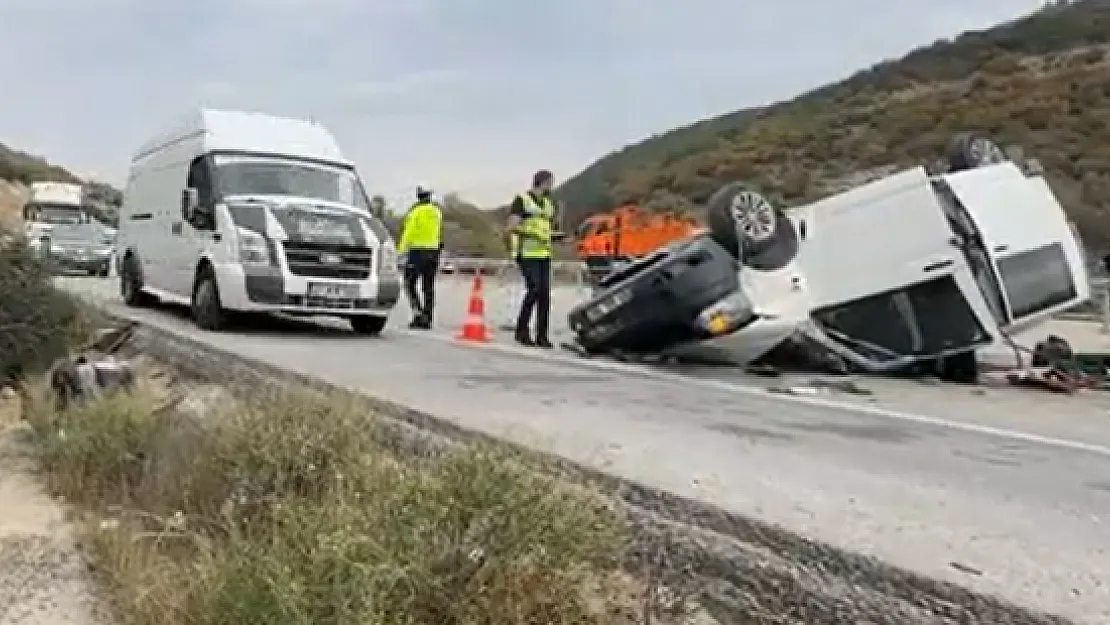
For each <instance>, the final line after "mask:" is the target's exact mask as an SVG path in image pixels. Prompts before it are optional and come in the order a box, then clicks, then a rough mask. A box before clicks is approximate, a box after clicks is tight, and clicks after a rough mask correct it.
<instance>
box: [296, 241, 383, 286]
mask: <svg viewBox="0 0 1110 625" xmlns="http://www.w3.org/2000/svg"><path fill="white" fill-rule="evenodd" d="M283 247H284V248H285V263H286V264H287V265H289V271H290V272H291V273H292V274H293V275H297V276H308V277H312V278H338V279H343V280H365V279H366V278H368V277H370V270H371V266H372V260H373V252H372V250H371V249H370V248H368V247H360V246H355V245H334V244H329V243H304V242H291V241H286V242H285V243H284V245H283Z"/></svg>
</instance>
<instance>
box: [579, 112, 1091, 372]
mask: <svg viewBox="0 0 1110 625" xmlns="http://www.w3.org/2000/svg"><path fill="white" fill-rule="evenodd" d="M947 164H948V169H947V171H946V172H944V173H939V174H935V175H930V174H929V172H927V171H926V169H925V167H915V168H912V169H908V170H905V171H902V172H898V173H894V174H892V175H888V176H885V177H883V178H881V179H879V180H876V181H873V182H870V183H868V184H864V185H861V186H858V187H855V188H853V189H850V190H848V191H845V192H842V193H838V194H836V195H833V196H830V197H827V198H824V199H822V200H820V201H818V202H815V203H812V204H809V205H805V206H800V207H794V208H791V209H789V210H782V209H780V208H778V207H775V206H772V205H771V203H770V202H768V201H767V200H766V198H764V196H763V195H761V194H760V193H759V192H757V191H756V190H754V189H752V188H749V187H746V186H745V185H743V184H739V183H733V184H729V185H726V186H725V187H724V188H722V189H721V190H719V191H718V192H717V193H716V194H715V195H714V196H713V197H712V198H710V200H709V206H708V209H709V230H710V234H709V237H708V238H710V239H712V240H713V241H714V242H715V243H716V244H717V245H718V246H720V247H721V248H722V249H723V250H725V251H726V252H727V255H719V254H718V255H710V259H711V261H710V262H712V263H715V264H713V265H712V266H708V267H706V266H701V267H699V268H698V270H697V275H698V276H706V275H710V274H713V275H719V276H721V277H720V278H716V279H714V280H713V281H712V283H713V284H724V283H725V282H726V281H725V279H724V277H723V276H724V274H725V273H727V272H728V271H733V272H735V274H736V275H735V284H736V286H735V290H733V291H731V292H729V293H727V294H725V295H722V296H721V297H720V298H719V299H717V300H716V301H713V302H709V299H711V296H716V295H717V293H716V292H711V291H709V290H708V289H704V288H702V287H694V286H692V285H691V287H687V286H686V285H683V284H675V280H676V278H675V277H674V276H673V275H672V273H671V272H670V271H669V270H668V269H667V268H666V267H665V266H663V265H659V264H653V263H651V262H643V261H642V260H641V261H637V262H636V263H634V264H633V266H637V267H638V271H634V272H631V273H627V272H621V271H618V272H615V273H613V274H611V275H610V276H607V277H606V278H605V279H604V280H603V284H604V285H605V286H604V288H601V289H599V291H598V292H597V293H596V294H595V296H594V297H592V298H591V299H590V300H589V301H587V302H584V303H582V304H581V305H579V306H578V307H576V308H575V309H574V310H573V311H572V312H571V314H570V317H571V328H572V330H574V332H575V333H576V335H577V337H578V339H579V341H580V342H582V343H583V345H584V346H587V347H588V348H589V349H590V350H592V351H607V350H618V351H638V350H640V351H642V350H647V349H651V350H655V351H658V352H661V353H665V354H672V355H676V356H689V355H699V356H701V355H705V354H706V353H707V352H711V355H712V357H714V358H722V357H723V358H727V359H729V360H731V361H733V362H737V363H739V364H746V363H750V362H753V361H757V360H759V359H760V358H762V357H764V356H766V355H767V354H769V353H771V352H772V351H774V350H775V349H776V348H777V347H780V346H781V345H783V344H784V343H787V342H789V341H795V340H802V341H804V342H805V343H806V344H807V345H809V346H811V347H816V348H820V349H824V350H826V351H827V352H828V354H829V355H834V356H835V357H836V358H837V359H839V360H840V361H842V362H843V363H844V365H845V368H846V369H850V370H858V371H870V372H896V371H904V370H909V369H913V368H915V367H920V366H921V365H922V364H925V365H928V366H934V365H939V366H940V367H942V368H943V369H944V371H943V372H942V375H944V376H945V377H951V378H966V377H969V376H973V375H974V369H975V351H976V350H977V349H979V348H982V347H984V346H986V345H989V344H991V343H993V342H995V341H1000V340H1005V337H1006V336H1007V335H1009V334H1010V333H1012V332H1016V331H1019V330H1023V329H1026V328H1028V327H1030V326H1032V325H1035V324H1037V323H1039V322H1041V321H1044V320H1046V319H1047V318H1049V317H1050V316H1051V315H1053V314H1055V313H1057V312H1060V311H1062V310H1065V309H1067V308H1070V307H1072V306H1075V305H1076V304H1078V303H1081V302H1082V301H1084V300H1086V299H1087V298H1088V297H1089V296H1090V287H1089V283H1088V278H1087V271H1086V267H1085V265H1084V262H1083V252H1082V250H1081V249H1080V246H1079V244H1078V242H1077V240H1076V238H1075V236H1074V234H1073V231H1072V228H1071V226H1070V225H1069V223H1068V221H1067V218H1066V216H1065V214H1064V211H1063V208H1062V207H1061V206H1060V204H1059V202H1058V201H1057V199H1056V198H1055V196H1054V195H1053V193H1052V191H1051V190H1050V189H1049V187H1048V184H1047V183H1046V181H1045V180H1044V178H1043V177H1042V176H1041V175H1040V173H1039V169H1038V170H1034V169H1033V168H1032V167H1025V166H1024V164H1022V165H1019V164H1017V163H1014V162H1011V161H1010V160H1007V158H1006V156H1005V154H1004V153H1003V151H1002V150H1001V149H1000V148H999V147H998V146H997V145H996V144H995V143H994V142H992V141H990V140H988V139H986V138H983V137H979V136H975V135H972V134H961V135H958V136H957V137H955V138H954V139H953V141H952V144H951V149H950V153H949V155H948V159H947ZM683 275H686V274H683ZM633 279H635V280H636V281H637V283H638V284H641V285H643V284H665V285H666V286H665V288H664V291H665V292H667V293H671V294H677V293H686V292H691V291H694V292H697V293H698V296H699V298H698V299H696V300H686V301H683V302H682V304H681V305H679V304H677V303H675V302H674V296H673V295H666V296H665V295H663V294H662V293H660V294H654V293H651V292H650V290H646V289H644V288H642V287H641V288H640V289H639V290H636V289H631V290H630V289H628V288H627V287H628V286H630V285H631V281H632V280H633ZM698 279H699V280H705V278H698ZM618 293H633V294H634V295H631V296H628V295H625V296H622V297H618V298H616V299H614V298H613V296H614V294H618ZM649 293H651V294H649ZM637 294H642V295H637ZM668 298H669V299H668ZM668 302H670V303H668ZM603 303H604V304H605V306H604V307H607V308H611V309H613V310H607V312H606V314H605V315H604V316H602V317H597V315H596V314H595V315H594V316H593V317H591V316H590V315H589V314H586V313H587V311H589V310H598V306H599V305H600V304H603ZM595 319H596V320H595ZM632 319H635V320H636V322H635V324H633V323H632V322H631V320H632ZM664 319H665V320H666V321H664ZM598 324H601V325H602V326H603V327H612V326H617V327H626V328H631V327H633V326H634V327H636V328H641V329H642V330H640V332H643V333H651V334H653V335H654V336H652V337H650V339H649V338H648V337H646V336H642V335H641V334H639V333H637V331H632V330H627V331H624V332H620V333H611V332H610V333H607V332H604V331H601V330H598V329H597V325H598ZM664 328H665V331H664ZM680 328H683V329H680Z"/></svg>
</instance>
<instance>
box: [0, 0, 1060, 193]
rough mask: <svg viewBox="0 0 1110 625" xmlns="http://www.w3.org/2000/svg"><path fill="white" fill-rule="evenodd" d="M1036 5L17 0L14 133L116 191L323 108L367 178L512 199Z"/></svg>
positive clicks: (9, 0) (4, 22)
mask: <svg viewBox="0 0 1110 625" xmlns="http://www.w3.org/2000/svg"><path fill="white" fill-rule="evenodd" d="M1038 4H1040V3H1039V2H1038V1H1037V0H974V1H972V2H969V1H968V0H898V1H897V2H892V1H890V0H830V1H826V2H820V1H818V0H775V1H771V2H756V1H750V2H742V1H738V0H683V1H679V0H652V1H647V0H639V1H636V0H559V1H557V2H556V1H548V2H545V1H542V0H515V1H514V0H184V1H179V0H0V142H4V143H7V144H9V145H10V146H12V147H16V148H21V149H25V150H28V151H33V152H36V153H40V154H43V155H46V156H47V157H49V158H50V159H51V160H53V161H55V162H58V163H60V164H62V165H65V166H68V167H70V168H72V169H73V170H74V171H76V172H78V173H81V174H86V175H89V174H91V175H96V176H98V177H101V178H102V179H105V180H107V181H109V182H112V183H117V184H118V183H121V182H122V181H123V180H124V178H125V177H126V168H127V162H128V158H129V155H130V154H131V153H132V152H133V150H134V149H135V147H136V146H137V145H138V144H139V143H140V142H142V141H143V140H145V139H146V138H147V137H148V136H149V135H150V134H152V133H154V132H156V131H158V130H160V129H161V128H163V127H165V126H167V125H168V124H170V123H172V122H174V121H176V120H178V119H180V118H181V117H182V116H183V115H184V114H185V113H187V112H188V111H190V110H193V109H195V108H196V107H199V106H202V105H207V106H214V107H220V108H243V109H248V110H259V111H266V112H271V113H276V114H282V115H292V116H311V117H315V118H317V119H319V120H321V121H323V122H324V123H325V124H326V125H328V126H329V127H330V128H331V129H332V131H333V132H334V133H335V134H336V136H337V137H338V139H339V142H340V144H341V145H342V146H343V148H344V150H345V151H347V153H348V154H349V155H350V156H351V157H352V158H353V159H354V160H355V161H356V162H357V163H358V165H359V169H360V172H361V174H362V177H363V179H364V181H365V183H366V185H367V187H368V189H370V191H371V192H372V193H373V192H381V193H384V194H385V195H386V196H387V197H389V198H391V199H392V200H395V201H402V200H403V201H407V200H408V195H409V193H410V189H412V188H413V187H414V186H415V185H416V184H418V183H425V184H430V185H432V186H433V188H435V189H436V190H437V191H441V192H446V191H448V190H456V191H458V192H460V193H462V194H463V195H464V196H466V197H470V198H473V199H475V200H477V201H480V202H484V203H490V204H497V203H500V202H502V201H505V200H506V199H507V198H506V196H507V195H508V194H511V193H513V192H515V191H516V190H517V189H518V188H519V187H521V186H523V185H524V184H525V183H526V182H527V179H528V177H529V176H530V174H531V172H532V171H534V170H535V169H537V168H539V167H547V168H550V169H553V170H554V171H555V172H556V175H557V176H559V177H560V179H561V178H564V177H567V176H570V175H572V174H574V173H575V172H577V171H578V170H580V169H581V168H582V167H583V166H585V165H587V164H588V163H589V162H591V161H592V160H594V159H595V158H597V157H598V156H601V155H602V154H604V153H606V152H608V151H610V150H612V149H614V148H616V147H619V146H621V145H624V144H627V143H631V142H634V141H637V140H639V139H642V138H643V137H645V136H647V135H650V134H652V133H654V132H658V131H663V130H667V129H669V128H672V127H674V126H676V125H681V124H685V123H688V122H690V121H693V120H695V119H698V118H702V117H706V116H711V115H715V114H719V113H724V112H727V111H731V110H735V109H738V108H743V107H747V106H752V105H758V104H763V103H766V102H769V101H773V100H779V99H783V98H786V97H789V96H792V95H794V94H796V93H797V92H799V91H801V90H804V89H807V88H810V87H814V86H817V85H819V84H821V83H825V82H828V81H830V80H834V79H838V78H841V77H843V76H845V75H847V74H850V73H851V72H853V71H854V70H856V69H859V68H861V67H863V66H867V65H870V64H872V63H874V62H876V61H879V60H881V59H883V58H889V57H894V56H899V55H901V54H902V53H905V52H907V51H909V50H910V49H912V48H914V47H916V46H918V45H922V44H927V43H930V42H932V41H934V40H936V39H938V38H941V37H945V36H949V35H952V34H955V33H958V32H961V31H964V30H968V29H980V28H985V27H988V26H990V25H992V24H994V23H996V22H999V21H1004V20H1007V19H1010V18H1012V17H1015V16H1017V15H1019V14H1022V13H1026V12H1028V11H1029V10H1030V9H1032V8H1034V7H1035V6H1036V5H1038Z"/></svg>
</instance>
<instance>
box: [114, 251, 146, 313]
mask: <svg viewBox="0 0 1110 625" xmlns="http://www.w3.org/2000/svg"><path fill="white" fill-rule="evenodd" d="M121 265H122V266H121V267H120V273H119V284H120V288H119V290H120V297H121V298H123V303H124V304H125V305H127V306H130V307H132V308H138V307H141V306H149V305H151V304H153V303H154V297H153V296H151V295H148V294H147V293H144V292H143V279H142V277H141V276H140V274H139V267H138V263H137V262H136V261H135V257H134V256H131V255H128V256H126V257H124V259H123V262H122V263H121Z"/></svg>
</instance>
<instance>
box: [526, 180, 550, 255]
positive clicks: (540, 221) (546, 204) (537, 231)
mask: <svg viewBox="0 0 1110 625" xmlns="http://www.w3.org/2000/svg"><path fill="white" fill-rule="evenodd" d="M520 199H521V202H522V203H523V205H524V219H523V220H522V221H521V224H520V230H521V235H520V237H519V243H518V245H519V250H518V253H519V254H520V258H551V230H552V228H551V222H552V221H553V220H554V219H555V203H554V202H552V201H551V198H549V197H544V198H542V199H541V200H540V201H539V202H537V201H536V198H535V197H534V196H533V195H532V194H531V193H522V194H521V195H520Z"/></svg>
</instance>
